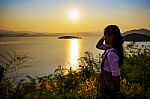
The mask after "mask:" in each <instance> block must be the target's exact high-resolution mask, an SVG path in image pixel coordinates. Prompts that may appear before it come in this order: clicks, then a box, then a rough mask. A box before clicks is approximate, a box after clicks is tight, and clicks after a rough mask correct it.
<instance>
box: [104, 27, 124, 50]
mask: <svg viewBox="0 0 150 99" xmlns="http://www.w3.org/2000/svg"><path fill="white" fill-rule="evenodd" d="M104 36H105V42H106V43H107V44H110V45H111V46H113V47H114V46H115V45H116V44H119V43H121V44H122V43H123V42H122V37H121V33H120V29H119V27H118V26H116V25H109V26H107V27H106V28H105V29H104Z"/></svg>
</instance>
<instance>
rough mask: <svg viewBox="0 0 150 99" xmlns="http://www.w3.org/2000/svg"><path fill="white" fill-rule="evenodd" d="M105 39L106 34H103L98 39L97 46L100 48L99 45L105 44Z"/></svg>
mask: <svg viewBox="0 0 150 99" xmlns="http://www.w3.org/2000/svg"><path fill="white" fill-rule="evenodd" d="M104 40H105V36H103V37H102V38H101V39H100V40H99V41H98V43H97V45H96V48H98V49H99V46H101V45H102V44H103V42H104Z"/></svg>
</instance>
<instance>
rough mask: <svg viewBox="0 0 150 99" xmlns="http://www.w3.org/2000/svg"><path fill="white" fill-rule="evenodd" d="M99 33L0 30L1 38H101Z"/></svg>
mask: <svg viewBox="0 0 150 99" xmlns="http://www.w3.org/2000/svg"><path fill="white" fill-rule="evenodd" d="M99 34H100V33H98V32H78V33H48V32H47V33H45V32H32V31H8V30H0V37H59V36H66V35H69V36H79V37H81V36H82V37H84V36H99Z"/></svg>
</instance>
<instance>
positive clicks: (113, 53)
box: [107, 48, 118, 57]
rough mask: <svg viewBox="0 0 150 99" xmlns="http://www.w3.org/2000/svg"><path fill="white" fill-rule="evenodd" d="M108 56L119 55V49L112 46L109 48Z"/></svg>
mask: <svg viewBox="0 0 150 99" xmlns="http://www.w3.org/2000/svg"><path fill="white" fill-rule="evenodd" d="M107 56H108V57H118V54H117V51H116V49H114V48H110V49H108V50H107Z"/></svg>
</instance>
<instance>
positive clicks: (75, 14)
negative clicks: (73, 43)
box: [69, 9, 80, 20]
mask: <svg viewBox="0 0 150 99" xmlns="http://www.w3.org/2000/svg"><path fill="white" fill-rule="evenodd" d="M79 16H80V13H79V11H78V10H77V9H71V10H70V11H69V18H70V19H71V20H77V19H79Z"/></svg>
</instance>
